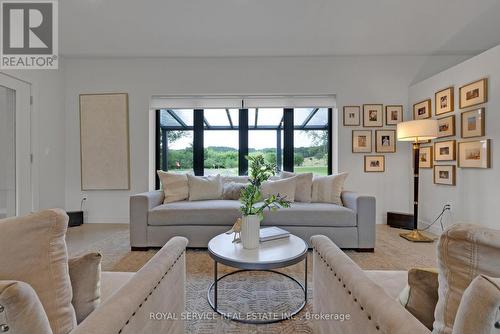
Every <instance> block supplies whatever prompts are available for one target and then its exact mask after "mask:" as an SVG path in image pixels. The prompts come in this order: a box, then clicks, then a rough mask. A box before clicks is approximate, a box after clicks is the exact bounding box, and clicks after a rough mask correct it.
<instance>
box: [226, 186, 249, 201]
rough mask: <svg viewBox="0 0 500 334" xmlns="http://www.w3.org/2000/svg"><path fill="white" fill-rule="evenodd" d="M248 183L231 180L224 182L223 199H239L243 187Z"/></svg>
mask: <svg viewBox="0 0 500 334" xmlns="http://www.w3.org/2000/svg"><path fill="white" fill-rule="evenodd" d="M246 186H247V185H246V184H244V183H236V182H229V183H226V184H224V189H223V191H222V199H226V200H239V199H240V194H241V191H242V190H243V188H245V187H246Z"/></svg>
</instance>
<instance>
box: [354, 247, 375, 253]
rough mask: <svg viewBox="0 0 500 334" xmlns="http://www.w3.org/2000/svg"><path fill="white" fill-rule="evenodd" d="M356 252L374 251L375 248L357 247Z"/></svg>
mask: <svg viewBox="0 0 500 334" xmlns="http://www.w3.org/2000/svg"><path fill="white" fill-rule="evenodd" d="M356 252H358V253H374V252H375V248H356Z"/></svg>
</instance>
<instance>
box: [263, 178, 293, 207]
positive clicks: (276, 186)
mask: <svg viewBox="0 0 500 334" xmlns="http://www.w3.org/2000/svg"><path fill="white" fill-rule="evenodd" d="M295 183H296V178H295V177H291V178H288V179H283V180H277V181H265V182H263V183H262V185H261V189H260V192H261V193H262V197H263V199H266V198H268V197H269V196H271V195H280V196H283V197H285V199H286V200H287V201H290V202H293V201H294V200H295Z"/></svg>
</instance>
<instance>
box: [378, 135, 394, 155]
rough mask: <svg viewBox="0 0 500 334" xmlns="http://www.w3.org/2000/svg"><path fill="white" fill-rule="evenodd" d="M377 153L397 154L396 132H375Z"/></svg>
mask: <svg viewBox="0 0 500 334" xmlns="http://www.w3.org/2000/svg"><path fill="white" fill-rule="evenodd" d="M375 152H377V153H394V152H396V130H377V131H375Z"/></svg>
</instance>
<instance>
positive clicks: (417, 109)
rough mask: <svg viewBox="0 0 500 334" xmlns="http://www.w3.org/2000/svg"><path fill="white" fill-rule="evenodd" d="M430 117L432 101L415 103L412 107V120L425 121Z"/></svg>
mask: <svg viewBox="0 0 500 334" xmlns="http://www.w3.org/2000/svg"><path fill="white" fill-rule="evenodd" d="M431 116H432V101H431V99H427V100H423V101H420V102H417V103H415V104H414V105H413V119H415V120H417V119H427V118H431Z"/></svg>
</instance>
